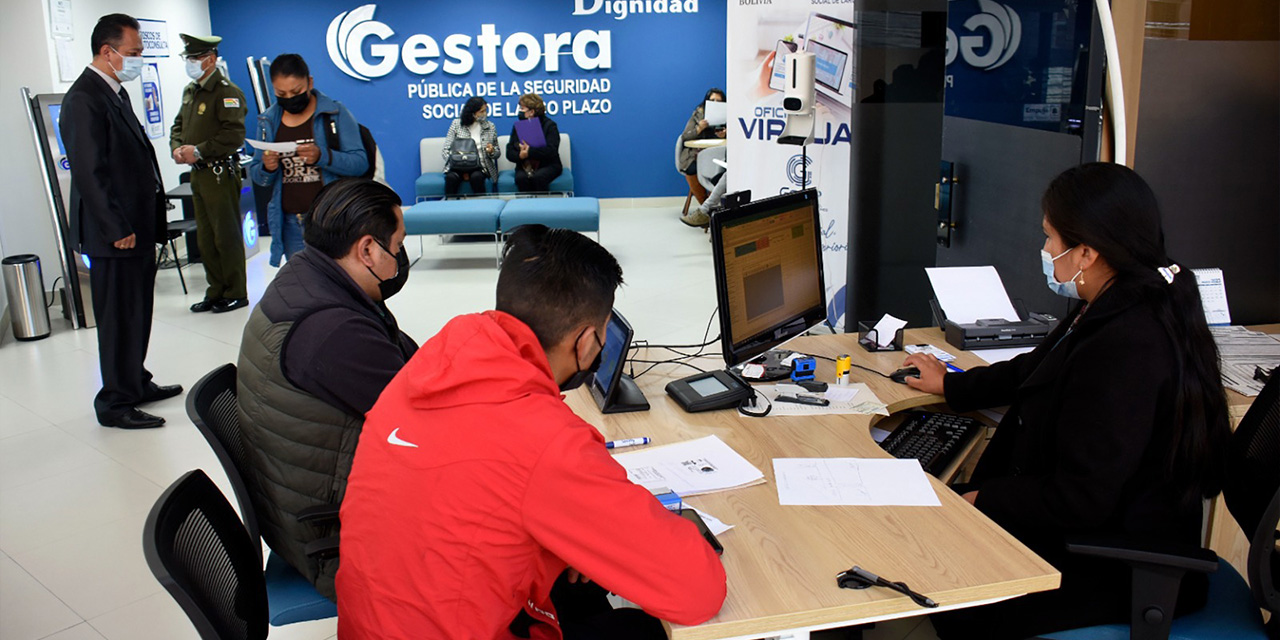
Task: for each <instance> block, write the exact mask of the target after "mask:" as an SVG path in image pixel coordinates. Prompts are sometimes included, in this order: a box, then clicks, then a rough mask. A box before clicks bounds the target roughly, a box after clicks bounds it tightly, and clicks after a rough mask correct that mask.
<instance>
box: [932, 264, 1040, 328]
mask: <svg viewBox="0 0 1280 640" xmlns="http://www.w3.org/2000/svg"><path fill="white" fill-rule="evenodd" d="M925 272H926V273H927V274H929V283H930V284H932V285H933V295H934V297H936V298H937V299H938V304H939V305H941V306H942V311H943V313H945V314H947V319H948V320H951V321H952V322H956V323H958V324H967V323H972V322H974V321H977V320H981V319H987V318H1004V319H1005V320H1011V321H1017V320H1018V312H1017V311H1015V310H1014V309H1013V303H1012V302H1010V301H1009V294H1008V293H1006V292H1005V290H1004V282H1003V281H1001V280H1000V274H999V273H997V272H996V268H995V267H992V266H985V267H934V268H928V269H925Z"/></svg>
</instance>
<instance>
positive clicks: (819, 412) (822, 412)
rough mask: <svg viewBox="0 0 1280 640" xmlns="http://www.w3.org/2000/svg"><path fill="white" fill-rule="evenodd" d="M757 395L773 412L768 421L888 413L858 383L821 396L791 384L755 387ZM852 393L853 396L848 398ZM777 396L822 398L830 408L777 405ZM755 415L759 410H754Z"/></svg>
mask: <svg viewBox="0 0 1280 640" xmlns="http://www.w3.org/2000/svg"><path fill="white" fill-rule="evenodd" d="M755 390H756V393H758V394H760V395H761V396H764V398H765V399H766V400H768V402H767V403H762V404H766V405H767V404H771V405H772V406H773V408H772V409H770V410H769V415H768V416H766V417H767V418H785V417H791V416H827V415H854V414H859V415H879V416H887V415H889V409H888V408H887V407H886V406H885V404H884V403H883V402H881V401H880V398H878V397H876V394H875V392H874V391H872V390H871V389H869V388H867V385H865V384H863V383H861V382H855V383H853V384H848V385H844V386H839V387H836V386H829V387H827V391H826V393H824V394H814V393H810V392H808V391H805V390H804V389H803V388H802V387H797V386H795V385H791V384H776V385H774V384H758V385H755ZM850 391H852V392H853V395H852V396H851V395H849V392H850ZM779 393H785V394H787V395H794V394H796V393H804V394H805V395H822V396H823V397H824V398H826V399H827V400H828V401H829V402H830V403H831V404H828V405H827V406H825V407H819V406H815V405H811V404H795V403H793V402H777V401H776V398H777V397H778V394H779ZM755 410H756V411H759V410H760V407H759V406H757V407H756V409H755Z"/></svg>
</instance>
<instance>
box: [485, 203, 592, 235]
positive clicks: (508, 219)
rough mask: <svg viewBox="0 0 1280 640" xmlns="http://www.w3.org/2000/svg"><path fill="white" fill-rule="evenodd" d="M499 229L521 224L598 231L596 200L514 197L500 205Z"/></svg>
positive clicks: (505, 230) (507, 231)
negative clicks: (504, 204) (501, 207)
mask: <svg viewBox="0 0 1280 640" xmlns="http://www.w3.org/2000/svg"><path fill="white" fill-rule="evenodd" d="M500 223H501V224H500V228H501V229H502V232H503V233H509V232H510V231H511V230H512V229H515V228H516V227H518V226H520V225H522V224H535V223H536V224H545V225H547V226H548V227H556V228H561V229H572V230H574V231H595V232H596V237H597V238H599V233H600V201H599V200H597V199H596V198H516V199H515V200H512V201H510V202H508V203H507V206H506V207H504V208H503V209H502V216H501V220H500Z"/></svg>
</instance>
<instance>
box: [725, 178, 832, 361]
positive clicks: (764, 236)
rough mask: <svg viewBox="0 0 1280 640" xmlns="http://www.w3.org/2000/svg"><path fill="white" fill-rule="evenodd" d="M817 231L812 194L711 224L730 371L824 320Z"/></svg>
mask: <svg viewBox="0 0 1280 640" xmlns="http://www.w3.org/2000/svg"><path fill="white" fill-rule="evenodd" d="M819 227H820V225H819V222H818V196H817V193H816V192H815V191H814V190H812V189H810V190H806V191H799V192H795V193H791V194H787V195H782V196H777V197H775V198H769V199H766V200H759V201H756V202H752V203H749V204H745V205H742V206H741V207H737V208H733V209H728V210H725V211H723V212H721V213H719V214H717V215H716V216H715V217H713V218H712V221H711V242H712V245H713V247H712V252H713V253H714V255H715V263H716V292H717V294H718V296H719V303H720V328H721V330H720V333H721V340H722V343H723V347H724V357H725V361H726V362H728V363H729V364H730V365H733V364H737V363H738V362H741V361H743V360H746V359H749V358H751V357H754V356H755V355H757V354H759V353H763V352H764V351H767V350H768V349H770V348H772V347H774V346H777V345H778V344H781V343H782V342H785V341H786V340H789V339H791V338H793V337H795V336H796V335H799V334H800V333H803V332H804V331H807V330H808V329H809V328H811V327H813V326H814V325H816V324H818V323H819V322H821V321H822V320H823V319H825V318H826V287H825V286H824V284H823V275H822V233H821V230H820V228H819Z"/></svg>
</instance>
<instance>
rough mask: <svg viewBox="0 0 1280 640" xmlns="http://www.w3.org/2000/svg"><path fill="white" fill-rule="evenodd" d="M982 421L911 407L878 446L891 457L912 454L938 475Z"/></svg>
mask: <svg viewBox="0 0 1280 640" xmlns="http://www.w3.org/2000/svg"><path fill="white" fill-rule="evenodd" d="M981 432H982V423H981V422H978V421H977V420H974V419H973V418H968V417H965V416H956V415H951V414H949V413H928V412H925V411H913V412H911V413H909V414H907V419H906V420H905V421H904V422H903V423H902V424H901V425H899V426H898V428H897V429H895V430H894V431H893V433H891V434H889V437H887V438H885V439H884V442H881V443H880V446H881V447H882V448H884V450H885V451H888V452H889V453H890V454H892V455H893V457H895V458H902V459H907V458H915V459H916V460H919V461H920V466H921V467H923V468H924V471H925V473H928V474H930V475H935V476H936V475H938V474H939V473H942V472H943V471H945V470H946V468H947V465H949V464H951V462H952V461H953V460H955V459H956V456H958V455H960V452H961V451H963V450H964V448H965V447H966V446H968V444H969V442H970V441H971V440H973V439H974V438H975V437H976V436H977V435H978V434H979V433H981Z"/></svg>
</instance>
